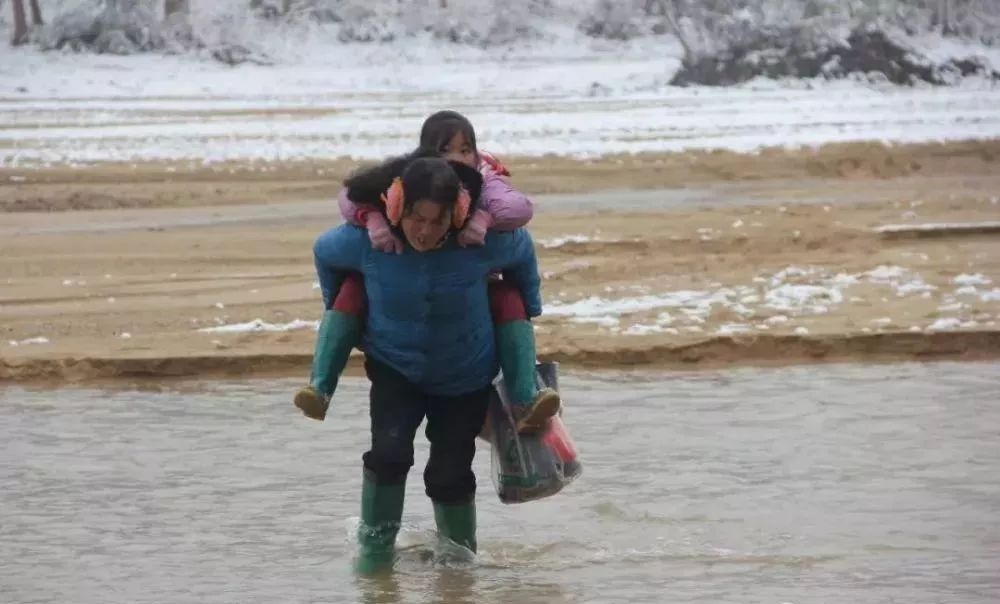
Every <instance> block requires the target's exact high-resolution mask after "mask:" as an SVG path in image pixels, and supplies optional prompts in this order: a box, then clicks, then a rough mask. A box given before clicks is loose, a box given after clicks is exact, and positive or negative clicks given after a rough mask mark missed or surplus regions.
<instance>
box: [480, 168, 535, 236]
mask: <svg viewBox="0 0 1000 604" xmlns="http://www.w3.org/2000/svg"><path fill="white" fill-rule="evenodd" d="M480 199H481V202H482V207H483V209H484V210H486V211H487V212H489V214H490V216H492V217H493V227H492V228H493V229H494V230H497V231H513V230H514V229H519V228H521V227H523V226H524V225H526V224H528V222H529V221H530V220H531V218H532V216H534V214H535V208H534V205H533V204H532V203H531V200H530V199H528V196H527V195H525V194H524V193H522V192H520V191H518V190H517V189H515V188H514V187H512V186H511V185H510V183H509V182H508V181H507V179H505V178H503V177H502V176H500V175H499V174H497V173H496V172H493V171H487V172H486V174H485V178H484V180H483V190H482V193H481V197H480Z"/></svg>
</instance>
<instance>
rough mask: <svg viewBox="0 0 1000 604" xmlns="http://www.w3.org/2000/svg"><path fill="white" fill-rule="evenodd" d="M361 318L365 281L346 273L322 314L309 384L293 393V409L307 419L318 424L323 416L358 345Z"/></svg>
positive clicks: (357, 275)
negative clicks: (317, 421) (297, 409)
mask: <svg viewBox="0 0 1000 604" xmlns="http://www.w3.org/2000/svg"><path fill="white" fill-rule="evenodd" d="M364 318H365V285H364V281H362V280H361V275H360V274H358V273H349V274H348V275H347V276H346V277H344V281H343V283H342V284H341V286H340V290H339V291H338V292H337V296H336V297H335V298H334V301H333V305H332V306H331V308H330V309H329V310H327V311H325V312H324V313H323V320H322V321H321V322H320V325H319V331H318V332H317V334H316V349H315V351H314V352H313V362H312V376H311V377H310V379H309V385H308V386H306V387H305V388H303V389H301V390H299V391H298V393H296V394H295V406H296V407H298V408H299V409H301V410H302V413H304V414H305V415H306V417H311V418H312V419H318V420H321V421H322V420H323V418H324V417H326V410H327V408H328V407H329V406H330V397H332V396H333V392H334V391H335V390H336V389H337V380H338V379H339V378H340V374H341V373H342V372H343V371H344V367H345V366H346V365H347V359H348V358H349V357H350V355H351V349H352V348H354V347H355V346H357V345H358V344H359V343H360V342H361V327H362V325H364Z"/></svg>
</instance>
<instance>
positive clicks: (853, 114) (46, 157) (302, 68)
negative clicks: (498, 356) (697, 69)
mask: <svg viewBox="0 0 1000 604" xmlns="http://www.w3.org/2000/svg"><path fill="white" fill-rule="evenodd" d="M644 44H645V45H633V46H631V47H627V48H620V49H617V50H615V51H613V52H612V51H608V50H604V51H580V52H577V53H576V54H574V53H573V52H570V51H568V50H566V49H561V50H560V49H549V50H540V49H536V50H534V51H531V50H524V51H523V52H520V53H512V54H508V55H504V56H502V57H494V56H491V55H490V54H489V53H482V52H477V53H466V54H464V55H463V54H457V55H456V54H450V55H449V54H442V53H438V52H431V51H428V50H426V49H423V50H421V49H420V48H406V49H401V48H396V49H395V50H393V47H391V46H389V47H385V46H372V47H359V49H357V50H356V51H351V52H349V51H342V52H340V53H339V54H337V55H336V56H332V57H324V58H315V57H314V58H311V59H309V60H308V61H302V62H297V63H292V64H287V65H281V66H273V67H267V66H255V65H245V66H240V67H235V68H231V67H226V66H223V65H220V64H217V63H211V62H204V61H198V60H196V59H194V58H192V57H176V56H174V57H171V56H160V55H147V56H133V57H111V56H93V55H62V54H42V53H39V52H37V51H33V50H18V51H14V50H11V49H9V48H3V49H2V50H0V52H3V53H4V54H5V55H6V56H4V57H3V60H2V61H0V166H8V167H32V166H39V165H47V164H67V163H68V164H82V163H91V162H104V161H135V162H141V161H150V160H181V161H196V162H217V161H227V160H233V161H251V160H290V159H319V158H330V157H352V158H358V159H370V158H377V157H382V156H385V155H387V154H393V153H399V152H401V151H404V150H406V149H409V148H411V147H413V146H414V144H415V143H416V135H417V132H418V130H419V127H420V124H421V122H422V121H423V119H424V118H425V117H426V116H427V115H428V114H429V113H431V112H433V111H435V110H438V109H443V108H451V109H456V110H459V111H462V112H463V113H466V114H467V115H468V116H469V117H470V118H471V119H472V120H473V123H474V124H475V125H476V129H477V133H478V135H479V138H480V140H481V145H482V146H483V147H484V148H488V149H490V150H492V151H494V152H497V153H501V154H505V155H510V154H516V155H528V156H541V155H545V154H550V153H551V154H557V155H572V156H578V157H593V156H598V155H603V154H609V153H637V152H660V151H679V150H686V149H716V148H718V149H731V150H736V151H753V150H756V149H759V148H761V147H766V146H793V147H795V146H810V145H819V144H823V143H829V142H838V141H856V140H877V141H886V142H922V141H938V140H960V139H977V138H992V137H997V136H1000V111H998V110H997V108H998V107H1000V87H998V86H996V85H994V84H991V83H989V82H985V81H981V80H969V81H966V82H964V83H962V84H961V85H959V86H956V87H949V88H931V87H917V88H898V87H893V86H888V85H878V84H871V83H868V82H859V81H840V82H819V81H805V82H803V81H792V82H780V83H779V82H774V81H755V82H752V83H750V84H747V85H744V86H740V87H734V88H726V89H720V88H676V87H671V86H668V85H667V83H668V82H669V80H670V77H671V76H672V75H673V73H674V72H675V70H676V69H677V67H678V64H679V59H678V56H679V52H678V49H677V48H676V46H675V44H673V43H668V42H659V43H657V44H653V43H644ZM352 52H353V54H352ZM939 52H940V53H942V54H944V53H948V52H950V53H953V54H954V53H957V52H958V50H955V49H952V48H945V49H943V50H941V51H939Z"/></svg>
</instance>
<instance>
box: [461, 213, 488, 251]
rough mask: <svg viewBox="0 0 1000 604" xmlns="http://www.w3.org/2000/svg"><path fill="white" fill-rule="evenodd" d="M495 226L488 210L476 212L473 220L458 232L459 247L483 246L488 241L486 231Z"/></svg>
mask: <svg viewBox="0 0 1000 604" xmlns="http://www.w3.org/2000/svg"><path fill="white" fill-rule="evenodd" d="M491 226H493V216H491V215H490V213H489V212H487V211H486V210H476V213H475V214H473V215H472V218H470V219H469V221H468V222H466V223H465V226H464V227H462V230H461V231H459V232H458V245H460V246H462V247H468V246H470V245H482V244H483V243H484V242H485V241H486V231H488V230H490V227H491Z"/></svg>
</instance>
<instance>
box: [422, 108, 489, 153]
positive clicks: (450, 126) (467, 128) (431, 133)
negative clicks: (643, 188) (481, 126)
mask: <svg viewBox="0 0 1000 604" xmlns="http://www.w3.org/2000/svg"><path fill="white" fill-rule="evenodd" d="M459 132H461V133H462V136H463V137H464V138H465V142H467V143H469V146H470V147H472V150H473V151H475V152H476V153H478V152H479V151H478V149H477V148H476V131H475V129H474V128H473V127H472V122H470V121H469V119H468V118H467V117H465V116H464V115H462V114H461V113H459V112H457V111H438V112H437V113H435V114H433V115H431V116H430V117H428V118H427V119H426V120H424V125H423V126H422V127H421V128H420V146H421V147H424V148H426V149H434V150H435V151H437V152H438V153H444V150H445V147H447V146H448V143H450V142H451V139H453V138H454V137H455V135H456V134H458V133H459Z"/></svg>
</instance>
